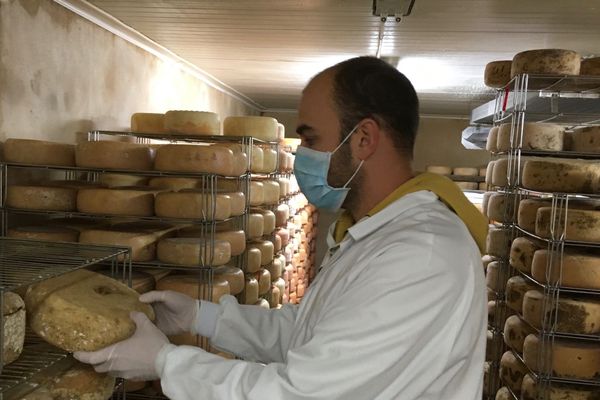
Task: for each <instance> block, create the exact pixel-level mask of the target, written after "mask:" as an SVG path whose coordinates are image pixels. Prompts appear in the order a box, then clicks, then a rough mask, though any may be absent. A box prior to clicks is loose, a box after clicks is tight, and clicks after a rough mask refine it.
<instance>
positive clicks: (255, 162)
mask: <svg viewBox="0 0 600 400" xmlns="http://www.w3.org/2000/svg"><path fill="white" fill-rule="evenodd" d="M263 163H264V151H263V149H262V147H260V146H256V145H253V146H252V147H251V150H250V172H252V173H255V174H258V173H260V171H262V169H263Z"/></svg>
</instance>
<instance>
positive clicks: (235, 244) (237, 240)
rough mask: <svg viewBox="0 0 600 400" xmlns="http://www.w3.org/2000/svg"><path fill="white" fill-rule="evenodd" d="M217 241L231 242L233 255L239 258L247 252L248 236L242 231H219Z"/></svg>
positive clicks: (216, 234)
mask: <svg viewBox="0 0 600 400" xmlns="http://www.w3.org/2000/svg"><path fill="white" fill-rule="evenodd" d="M215 239H216V240H224V241H226V242H229V246H230V247H231V255H232V256H239V255H240V254H243V253H244V250H246V234H245V233H244V231H242V230H236V231H218V230H217V232H215Z"/></svg>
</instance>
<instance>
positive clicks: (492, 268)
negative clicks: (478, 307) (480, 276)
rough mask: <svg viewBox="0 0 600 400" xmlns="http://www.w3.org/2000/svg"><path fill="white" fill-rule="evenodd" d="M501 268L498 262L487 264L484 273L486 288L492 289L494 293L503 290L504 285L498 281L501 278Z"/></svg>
mask: <svg viewBox="0 0 600 400" xmlns="http://www.w3.org/2000/svg"><path fill="white" fill-rule="evenodd" d="M501 268H502V264H501V263H500V262H498V261H493V262H491V263H489V265H488V267H487V271H486V273H485V281H486V285H487V287H488V288H490V289H492V290H493V291H495V292H500V291H502V290H504V284H505V282H503V281H502V280H501V279H500V276H501V271H500V270H501Z"/></svg>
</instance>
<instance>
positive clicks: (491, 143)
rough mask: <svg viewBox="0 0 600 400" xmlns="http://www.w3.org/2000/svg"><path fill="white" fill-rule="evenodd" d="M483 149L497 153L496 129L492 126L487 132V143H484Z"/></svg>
mask: <svg viewBox="0 0 600 400" xmlns="http://www.w3.org/2000/svg"><path fill="white" fill-rule="evenodd" d="M485 149H486V150H487V151H490V152H492V153H495V152H497V151H498V127H497V126H492V127H491V128H490V131H489V132H488V137H487V141H486V143H485Z"/></svg>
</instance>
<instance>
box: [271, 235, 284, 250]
mask: <svg viewBox="0 0 600 400" xmlns="http://www.w3.org/2000/svg"><path fill="white" fill-rule="evenodd" d="M272 242H273V247H274V249H275V253H279V252H280V251H281V247H282V245H281V236H279V235H274V237H273V239H272Z"/></svg>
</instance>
